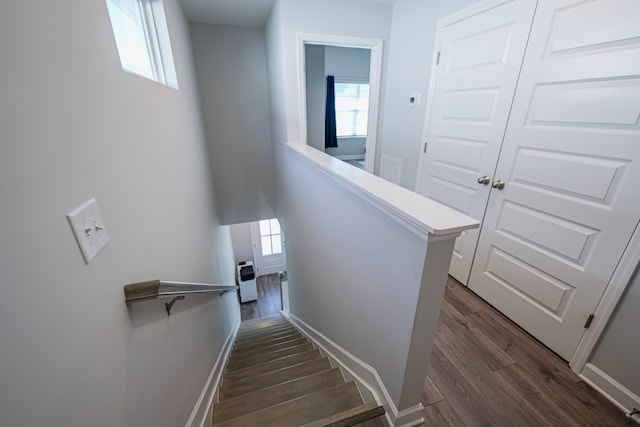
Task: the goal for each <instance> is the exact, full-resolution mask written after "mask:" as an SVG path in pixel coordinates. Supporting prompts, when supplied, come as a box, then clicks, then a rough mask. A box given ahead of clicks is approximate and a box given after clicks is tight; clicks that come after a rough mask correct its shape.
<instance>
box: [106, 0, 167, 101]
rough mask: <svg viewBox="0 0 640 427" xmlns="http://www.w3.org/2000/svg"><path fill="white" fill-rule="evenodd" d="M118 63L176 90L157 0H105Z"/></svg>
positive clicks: (163, 20)
mask: <svg viewBox="0 0 640 427" xmlns="http://www.w3.org/2000/svg"><path fill="white" fill-rule="evenodd" d="M106 2H107V9H108V11H109V17H110V19H111V27H112V28H113V34H114V36H115V39H116V45H117V47H118V54H119V55H120V63H121V65H122V68H123V69H124V70H126V71H129V72H132V73H134V74H138V75H140V76H142V77H146V78H148V79H151V80H155V81H157V82H159V83H162V84H164V85H167V86H171V87H173V88H176V89H177V88H178V82H177V78H176V72H175V67H174V64H173V55H172V53H171V43H170V42H169V31H168V29H167V23H166V18H165V15H164V8H163V7H162V2H161V1H160V0H106Z"/></svg>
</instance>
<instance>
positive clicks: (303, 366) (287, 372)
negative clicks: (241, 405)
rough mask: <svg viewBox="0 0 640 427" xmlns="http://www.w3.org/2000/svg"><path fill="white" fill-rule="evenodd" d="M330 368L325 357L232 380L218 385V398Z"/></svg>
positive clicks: (259, 388) (230, 396)
mask: <svg viewBox="0 0 640 427" xmlns="http://www.w3.org/2000/svg"><path fill="white" fill-rule="evenodd" d="M329 369H331V364H330V363H329V360H327V358H322V359H316V360H312V361H310V362H305V363H300V364H299V365H294V366H289V367H286V368H282V369H279V370H277V371H273V372H268V373H266V374H261V375H256V376H253V377H250V378H244V379H242V380H237V381H234V382H233V383H232V384H224V385H222V386H221V387H220V400H221V401H222V400H225V399H231V398H233V397H237V396H241V395H243V394H247V393H251V392H254V391H256V390H261V389H263V388H267V387H271V386H274V385H277V384H280V383H283V382H285V381H290V380H293V379H295V378H298V377H301V376H306V375H310V374H314V373H317V372H322V371H326V370H329Z"/></svg>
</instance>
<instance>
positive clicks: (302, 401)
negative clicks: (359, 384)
mask: <svg viewBox="0 0 640 427" xmlns="http://www.w3.org/2000/svg"><path fill="white" fill-rule="evenodd" d="M361 405H362V398H361V397H360V393H359V392H358V389H357V388H356V385H355V384H354V383H353V382H349V383H345V384H340V385H337V386H334V387H331V388H327V389H324V390H320V391H317V392H315V393H312V394H308V395H305V396H302V397H299V398H296V399H293V400H289V401H287V402H283V403H280V404H277V405H273V406H270V407H268V408H264V409H261V410H259V411H255V412H251V413H249V414H245V415H243V416H240V417H237V418H233V419H230V420H227V421H225V422H222V423H218V424H214V425H215V426H219V427H247V426H261V427H270V426H278V427H283V426H300V425H304V424H308V423H311V422H313V421H316V420H321V419H324V418H326V417H329V416H330V415H332V414H335V413H339V412H344V411H347V410H349V409H353V408H356V407H358V406H361Z"/></svg>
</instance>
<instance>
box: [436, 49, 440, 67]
mask: <svg viewBox="0 0 640 427" xmlns="http://www.w3.org/2000/svg"><path fill="white" fill-rule="evenodd" d="M436 65H440V51H438V57H437V58H436Z"/></svg>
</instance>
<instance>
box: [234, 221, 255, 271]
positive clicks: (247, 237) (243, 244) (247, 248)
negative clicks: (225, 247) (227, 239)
mask: <svg viewBox="0 0 640 427" xmlns="http://www.w3.org/2000/svg"><path fill="white" fill-rule="evenodd" d="M231 239H232V241H233V253H234V255H235V263H236V264H237V263H239V262H240V261H251V260H253V240H252V239H251V223H250V222H246V223H242V224H233V225H232V226H231Z"/></svg>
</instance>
